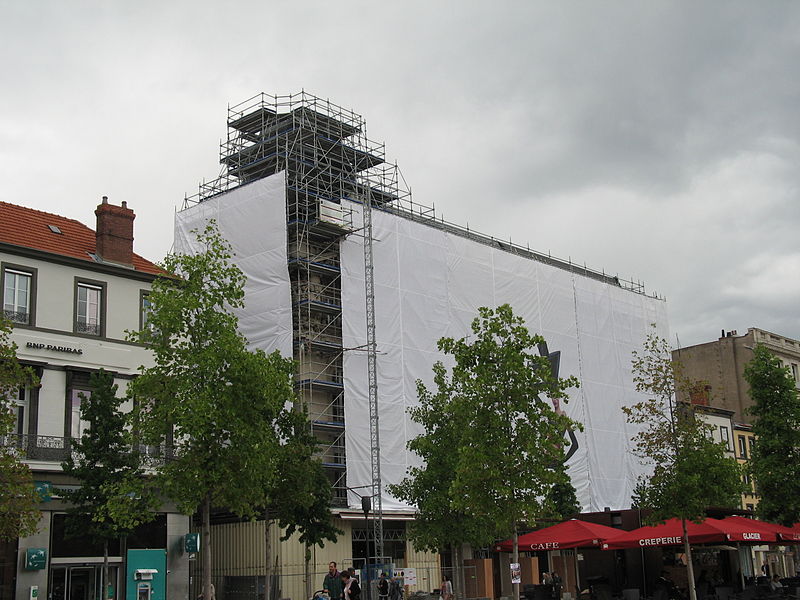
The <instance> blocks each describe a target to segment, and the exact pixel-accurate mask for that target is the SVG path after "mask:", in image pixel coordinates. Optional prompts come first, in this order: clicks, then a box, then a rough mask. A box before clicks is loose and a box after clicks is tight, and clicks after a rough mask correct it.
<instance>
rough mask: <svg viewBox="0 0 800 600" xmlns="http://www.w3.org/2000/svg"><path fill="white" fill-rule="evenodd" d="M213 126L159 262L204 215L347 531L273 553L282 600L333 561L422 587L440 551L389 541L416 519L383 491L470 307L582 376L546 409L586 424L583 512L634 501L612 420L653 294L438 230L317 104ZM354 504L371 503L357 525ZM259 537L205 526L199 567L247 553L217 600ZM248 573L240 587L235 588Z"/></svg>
mask: <svg viewBox="0 0 800 600" xmlns="http://www.w3.org/2000/svg"><path fill="white" fill-rule="evenodd" d="M227 126H228V136H227V139H226V140H225V141H224V142H223V144H222V146H221V150H220V162H221V164H222V165H223V174H222V175H221V176H220V178H218V179H216V180H214V181H212V182H210V183H207V184H203V185H201V188H200V193H199V194H198V195H197V196H195V197H193V198H189V199H187V201H186V204H185V206H184V210H182V211H180V212H179V213H178V214H177V215H176V238H175V248H176V250H177V251H179V252H191V251H193V246H192V244H193V236H192V235H191V231H192V230H193V229H198V228H200V229H202V228H203V226H204V225H205V224H206V223H207V222H208V221H209V220H210V219H214V220H215V221H216V223H217V225H218V227H219V230H220V232H221V233H222V235H223V236H224V237H225V238H226V239H227V240H228V241H229V242H230V243H231V244H232V246H233V251H234V253H235V255H236V256H235V259H234V261H235V262H236V264H237V265H238V266H239V267H240V268H241V269H242V270H243V272H244V274H245V276H246V278H247V284H246V287H245V299H244V302H245V306H244V308H243V309H242V310H241V311H240V313H239V315H238V316H239V320H240V328H241V331H242V333H243V334H244V335H245V337H246V338H247V339H248V340H249V342H250V344H251V346H253V347H256V348H260V349H263V350H264V351H266V352H271V351H274V350H278V351H280V352H281V353H282V354H283V355H284V356H286V357H291V358H293V359H294V360H295V361H296V363H297V373H296V386H297V390H298V394H299V396H300V397H301V399H302V400H303V401H304V402H305V404H306V406H307V407H308V410H309V416H310V419H311V426H312V428H313V431H314V434H315V436H316V437H317V439H318V440H319V442H320V445H321V448H320V457H321V458H322V461H323V463H324V465H325V466H326V468H327V472H328V475H329V478H330V481H331V484H332V486H333V489H334V496H333V499H332V503H333V509H334V512H335V514H336V519H337V521H336V522H337V525H338V526H340V528H341V529H342V530H343V531H345V532H346V533H345V537H344V539H342V540H340V541H338V542H337V543H336V544H326V546H325V548H323V549H309V553H308V556H309V557H310V561H309V562H308V563H305V561H304V560H303V561H298V560H297V557H299V556H303V555H305V551H304V549H302V548H297V547H296V546H295V545H293V542H292V541H291V540H290V541H289V543H287V544H281V545H280V546H279V547H278V546H277V545H273V548H275V552H276V554H277V555H278V556H277V559H276V561H277V562H276V567H277V568H278V569H282V575H281V579H280V583H279V584H278V588H277V589H276V591H277V592H278V593H279V594H280V595H283V596H286V597H293V598H297V597H300V596H302V595H306V596H310V594H311V592H312V591H313V589H318V587H316V586H315V585H314V584H315V581H316V580H317V579H319V581H321V577H322V575H323V574H324V572H325V571H327V563H328V561H330V560H335V561H337V562H338V563H339V565H340V566H341V565H342V564H344V565H345V566H349V565H351V564H353V565H355V566H356V568H359V567H360V565H363V563H364V562H365V560H367V559H368V560H369V561H370V562H378V563H384V564H385V563H389V564H393V565H395V566H396V567H398V568H417V569H419V573H428V575H426V576H424V577H420V578H418V582H419V583H418V584H417V585H414V586H412V588H411V589H412V590H414V589H418V588H419V589H427V590H430V589H433V588H435V587H438V586H437V583H438V571H437V570H436V569H437V567H436V566H433V567H431V563H433V564H434V565H435V564H436V556H435V555H432V554H428V553H417V552H415V551H414V549H413V548H412V546H411V545H410V544H409V543H408V542H407V541H406V539H405V531H406V524H407V523H408V522H409V520H411V519H413V516H414V512H415V509H414V507H411V506H407V505H404V504H403V503H402V502H400V501H399V500H398V499H396V498H394V497H392V496H391V494H390V493H389V492H388V491H387V489H388V486H387V484H391V483H398V482H399V481H400V480H401V479H402V477H403V476H404V475H405V473H406V470H407V468H408V467H410V466H416V465H418V464H419V459H418V457H417V456H415V455H414V454H413V453H412V452H410V451H409V450H408V449H407V442H408V440H409V439H411V438H413V437H414V436H415V435H416V434H417V433H418V431H419V429H418V425H417V424H415V423H414V422H413V421H412V420H411V419H410V418H409V416H408V411H407V408H408V407H411V406H414V405H415V403H416V402H417V394H416V389H417V388H416V381H417V379H420V380H423V381H424V382H425V383H426V384H428V385H430V384H431V379H432V373H431V366H432V364H433V363H434V362H435V361H436V360H439V359H441V355H440V354H439V353H438V352H437V349H436V348H437V340H438V338H440V337H445V336H449V337H462V336H464V335H468V334H469V331H470V330H469V327H470V323H471V321H472V319H473V318H474V317H475V316H476V314H477V309H478V307H481V306H489V307H496V306H499V305H500V304H504V303H509V304H510V305H511V306H512V307H513V308H514V311H515V314H518V315H519V316H521V317H523V318H524V319H525V321H526V323H528V325H529V327H530V328H531V330H532V331H535V332H536V333H541V334H542V335H543V336H544V337H545V339H546V340H547V342H548V347H549V350H548V349H544V350H542V349H540V352H543V353H544V355H547V356H548V357H549V358H550V359H551V361H552V362H553V364H558V365H560V369H561V371H560V375H561V376H562V377H566V376H569V375H575V376H577V377H578V379H579V380H580V381H581V388H580V389H579V390H576V391H575V392H574V395H573V397H572V400H571V402H570V403H569V404H568V405H567V404H566V403H565V404H562V406H561V407H560V408H563V409H564V410H565V411H566V412H567V414H569V415H570V416H572V417H573V418H576V419H577V420H579V421H581V422H582V423H584V425H585V428H584V430H583V431H576V432H570V436H569V439H567V440H565V444H568V445H569V447H570V452H569V456H570V458H569V462H568V469H569V473H570V475H571V476H572V477H573V481H574V483H575V486H576V488H577V492H578V496H579V498H580V501H581V503H582V504H583V505H584V508H585V509H590V510H602V509H603V508H604V507H605V506H612V507H614V508H625V507H626V506H629V505H630V497H631V493H632V491H633V487H634V485H635V481H636V479H637V477H638V475H639V473H640V472H641V471H643V470H644V467H643V466H642V465H640V464H639V463H638V462H637V461H635V460H633V459H632V458H631V453H630V449H631V448H630V447H631V441H630V440H631V437H632V436H633V434H634V433H635V432H634V431H632V430H631V428H630V427H629V425H628V424H627V423H626V422H625V419H624V415H623V414H622V411H621V410H618V407H619V405H620V404H632V403H634V402H636V401H638V400H639V399H640V396H639V394H638V393H637V392H636V390H635V385H634V383H633V381H632V374H631V369H630V361H631V352H632V350H634V349H637V348H641V344H642V342H643V341H644V339H645V337H646V335H647V334H648V333H650V332H651V330H652V328H651V324H653V323H656V324H657V332H658V333H659V334H660V335H663V336H666V335H667V319H666V308H665V303H664V302H663V300H662V299H660V298H656V297H653V296H652V295H648V294H647V293H645V290H644V286H643V285H642V284H641V283H640V282H630V281H625V280H622V279H620V278H619V277H617V276H614V275H611V274H607V273H604V272H602V271H596V270H592V269H589V268H587V267H586V266H585V265H578V264H575V263H573V262H571V261H568V260H559V259H557V258H555V257H552V256H549V255H546V254H542V253H538V252H535V251H533V250H531V249H530V248H528V247H523V246H520V245H516V244H512V243H510V242H507V241H501V240H498V239H495V238H493V237H491V236H487V235H483V234H480V233H477V232H475V231H471V230H470V229H469V228H464V227H459V226H457V225H454V224H452V223H446V222H444V221H443V220H442V219H441V217H439V216H438V215H436V214H435V213H434V211H433V210H432V209H431V208H429V207H427V206H425V205H422V204H419V203H417V202H416V201H412V199H411V196H410V193H409V191H408V189H407V187H406V185H405V182H404V180H403V178H402V176H401V175H400V173H399V170H398V169H397V166H396V165H393V164H391V163H389V162H388V161H387V160H386V157H385V152H384V146H383V144H381V143H377V142H373V141H371V140H370V139H368V138H367V137H366V123H365V122H364V119H363V118H362V117H361V116H360V115H358V114H356V113H354V112H352V111H350V110H348V109H345V108H342V107H340V106H337V105H335V104H333V103H331V102H330V101H329V100H324V99H321V98H317V97H315V96H313V95H311V94H308V93H305V92H302V93H299V94H294V95H287V96H271V95H267V94H259V95H258V96H255V97H253V98H251V99H249V100H247V101H245V102H243V103H241V104H240V105H236V106H232V107H230V109H229V112H228V119H227ZM360 496H370V497H371V498H372V502H373V504H372V506H373V514H372V515H371V516H370V519H368V520H367V521H366V522H365V520H364V517H363V515H361V512H360ZM375 513H377V514H375ZM259 527H261V529H262V531H261V533H257V529H258V528H259ZM263 533H264V532H263V526H262V525H261V524H238V523H218V524H217V525H215V527H214V529H213V533H212V542H211V543H212V545H213V546H214V548H215V556H218V557H223V556H228V557H232V556H234V555H233V554H231V553H230V552H235V549H236V548H242V547H243V544H244V545H246V546H247V547H248V548H251V550H248V551H247V552H246V553H245V554H242V553H238V554H235V556H237V557H238V559H237V560H235V561H222V562H218V563H217V562H215V565H214V567H213V568H214V573H213V575H214V577H215V581H217V582H218V589H229V590H230V589H234V587H236V588H237V589H239V588H240V587H241V586H250V587H249V589H256V590H257V589H258V585H264V584H265V583H264V582H262V583H259V579H258V578H259V577H261V575H260V573H263V572H264V571H263V569H264V568H265V567H264V565H263V560H262V561H261V562H260V563H259V558H258V557H259V556H263V554H261V551H260V549H259V548H260V546H259V544H261V543H262V542H261V540H263V539H264V538H265V535H263ZM228 551H230V552H228ZM467 558H470V559H472V558H473V557H472V556H469V555H468V556H467ZM474 558H475V559H477V558H479V557H477V556H476V557H474ZM216 560H217V559H216V558H215V561H216ZM221 560H222V559H221ZM273 572H275V569H273ZM244 573H247V575H246V577H247V578H249V579H248V580H246V581H245V580H243V579H238V578H239V577H245V575H244Z"/></svg>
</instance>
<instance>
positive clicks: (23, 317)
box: [3, 310, 31, 325]
mask: <svg viewBox="0 0 800 600" xmlns="http://www.w3.org/2000/svg"><path fill="white" fill-rule="evenodd" d="M3 314H4V315H5V317H6V319H8V320H9V321H11V322H12V323H19V324H20V325H27V324H28V323H29V322H30V318H31V315H30V313H29V312H23V311H18V310H4V311H3Z"/></svg>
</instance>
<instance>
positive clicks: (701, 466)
mask: <svg viewBox="0 0 800 600" xmlns="http://www.w3.org/2000/svg"><path fill="white" fill-rule="evenodd" d="M633 379H634V382H635V384H636V390H637V391H639V392H641V393H642V394H645V395H646V396H647V397H646V398H645V399H644V400H641V401H640V402H637V403H636V404H633V405H632V406H627V407H623V411H624V412H625V414H626V417H627V420H628V422H629V423H632V424H636V425H638V426H640V428H641V429H640V432H639V433H638V434H637V435H636V436H635V437H634V438H633V441H634V443H635V452H636V454H637V455H638V456H639V458H640V459H641V460H642V462H643V463H644V464H646V465H649V466H650V467H651V468H652V474H651V475H650V476H649V477H646V478H644V479H642V480H640V481H639V482H638V484H637V486H636V489H635V493H634V498H633V501H634V502H635V503H636V504H637V505H638V506H640V507H642V508H648V509H650V510H651V511H652V512H651V514H650V516H649V517H648V521H649V522H651V523H657V522H663V521H665V520H667V519H671V518H678V519H680V520H681V523H682V525H683V541H684V552H685V553H686V556H687V558H688V571H689V572H688V575H689V577H688V579H689V582H690V585H689V593H690V597H691V600H696V598H697V595H696V592H695V587H694V569H693V566H692V552H691V546H690V545H689V540H688V536H687V535H686V528H687V522H688V521H698V522H699V521H702V520H703V519H704V518H705V516H706V509H707V508H708V507H709V506H724V507H736V506H738V505H739V503H740V502H741V493H742V489H743V484H742V472H741V468H740V467H739V465H738V464H737V462H736V460H735V459H734V458H733V457H729V456H727V454H726V451H727V447H726V445H725V443H724V442H715V441H714V439H713V437H712V432H713V428H712V427H711V426H710V425H708V424H707V423H706V422H704V421H703V419H702V417H701V416H700V415H698V414H697V413H696V411H695V409H694V407H693V406H692V405H691V404H687V403H681V404H680V406H678V405H677V404H676V402H675V398H676V397H675V392H676V389H678V388H680V389H686V390H688V389H690V388H692V387H693V386H694V385H696V384H693V383H692V382H689V381H687V380H686V379H685V378H684V377H683V375H682V369H681V365H680V363H679V362H678V361H675V360H673V359H672V354H671V349H670V347H669V344H668V343H667V341H666V340H664V339H663V338H660V337H659V336H657V335H655V334H650V335H648V336H647V339H646V341H645V343H644V347H643V350H642V352H638V351H634V353H633Z"/></svg>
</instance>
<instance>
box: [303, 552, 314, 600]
mask: <svg viewBox="0 0 800 600" xmlns="http://www.w3.org/2000/svg"><path fill="white" fill-rule="evenodd" d="M305 576H306V598H311V594H312V593H313V591H314V590H313V589H312V587H311V546H309V545H308V544H306V561H305Z"/></svg>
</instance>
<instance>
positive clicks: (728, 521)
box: [704, 517, 778, 544]
mask: <svg viewBox="0 0 800 600" xmlns="http://www.w3.org/2000/svg"><path fill="white" fill-rule="evenodd" d="M704 523H706V524H707V525H711V526H712V527H715V528H717V529H719V530H720V531H721V532H722V533H724V534H725V536H726V537H727V538H728V541H729V542H745V543H748V544H765V543H767V544H768V543H774V542H776V541H778V534H777V533H776V532H774V531H769V530H768V529H766V528H764V527H760V526H758V524H756V522H755V521H753V520H752V519H742V520H741V521H739V520H736V518H735V517H726V518H724V519H711V518H709V519H706V520H705V521H704Z"/></svg>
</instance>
